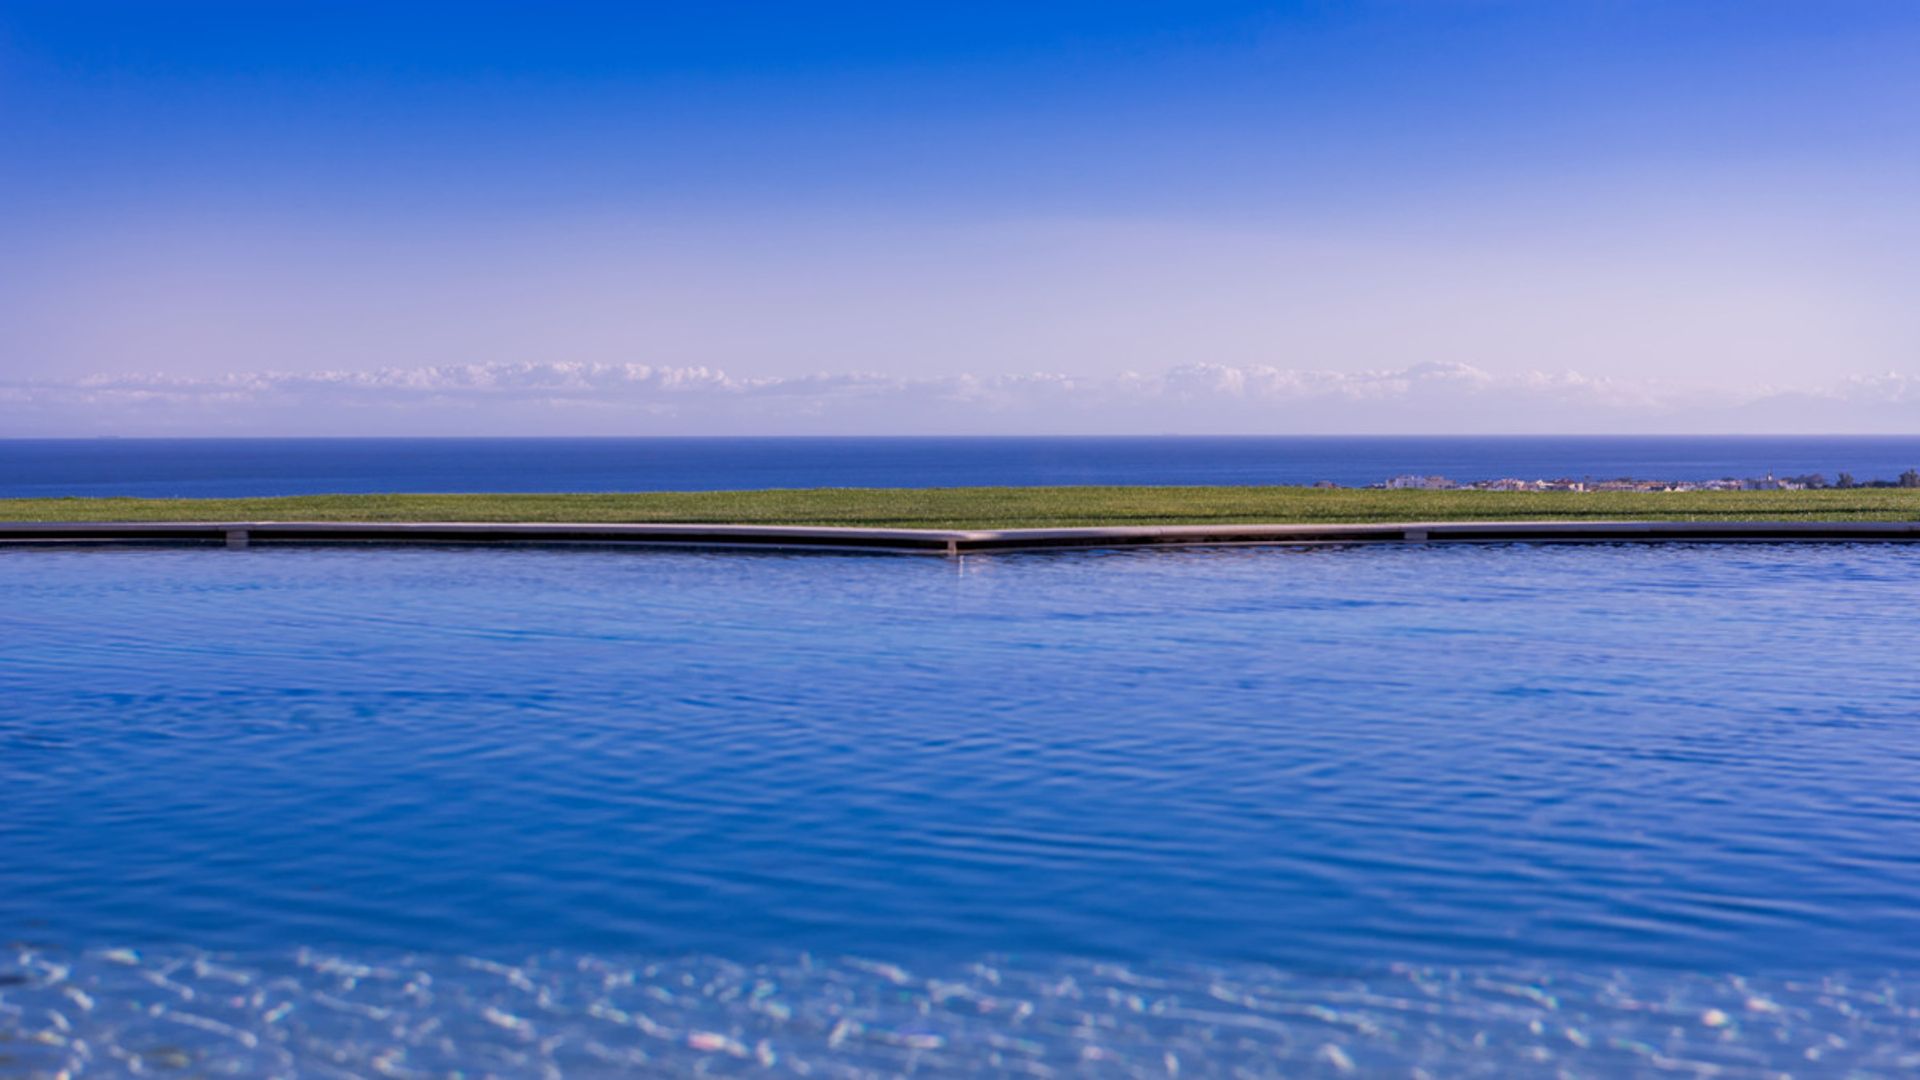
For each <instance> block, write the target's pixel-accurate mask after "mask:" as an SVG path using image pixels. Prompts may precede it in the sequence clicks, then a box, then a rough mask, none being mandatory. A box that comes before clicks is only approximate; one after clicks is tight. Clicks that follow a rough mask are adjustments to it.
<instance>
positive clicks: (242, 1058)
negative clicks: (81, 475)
mask: <svg viewBox="0 0 1920 1080" xmlns="http://www.w3.org/2000/svg"><path fill="white" fill-rule="evenodd" d="M1917 603H1920V550H1915V549H1912V548H1907V547H1895V546H1883V547H1871V546H1819V547H1785V546H1727V547H1670V548H1660V547H1588V548H1551V547H1539V548H1530V547H1437V548H1422V547H1393V548H1384V547H1383V548H1356V549H1315V550H1279V549H1253V550H1245V549H1243V550H1209V551H1188V552H1167V551H1162V552H1135V553H1120V554H1097V553H1084V554H1069V555H1048V556H998V557H970V558H967V559H965V560H960V561H947V560H939V559H923V558H913V557H885V556H872V557H865V556H846V557H837V556H813V557H783V556H771V555H708V554H678V553H671V554H670V553H657V552H656V553H644V554H636V553H610V552H603V551H517V552H509V551H492V550H435V549H367V550H337V549H256V550H250V551H246V552H209V551H173V550H87V549H75V550H16V551H9V552H0V805H3V806H4V813H0V850H4V851H5V853H6V854H5V858H4V860H0V930H3V936H4V938H5V940H6V941H8V942H10V943H11V944H9V945H8V946H7V948H6V950H5V951H0V1032H5V1031H8V1030H12V1031H14V1032H16V1033H27V1034H30V1035H31V1036H32V1038H21V1039H16V1040H14V1041H13V1042H11V1043H10V1042H9V1040H8V1039H6V1038H0V1072H4V1071H6V1068H7V1065H6V1063H7V1062H9V1061H11V1062H14V1063H15V1064H16V1065H17V1064H19V1063H21V1062H25V1063H26V1065H27V1066H28V1067H29V1068H31V1069H39V1070H41V1071H42V1072H44V1073H45V1074H46V1075H53V1073H54V1072H55V1071H56V1070H58V1069H59V1068H62V1067H67V1068H71V1067H72V1066H73V1064H74V1063H75V1061H77V1060H80V1059H79V1058H78V1057H76V1055H80V1054H81V1053H82V1051H81V1050H76V1049H75V1044H76V1042H78V1043H80V1044H81V1045H82V1046H83V1048H84V1054H85V1055H86V1057H85V1060H86V1061H87V1062H91V1063H92V1064H93V1065H94V1066H95V1067H96V1070H98V1069H105V1070H106V1071H107V1072H108V1073H110V1074H111V1073H113V1072H115V1071H117V1070H125V1071H132V1070H133V1069H134V1067H135V1066H139V1067H144V1068H153V1067H158V1066H160V1065H168V1064H170V1063H171V1064H177V1065H179V1067H182V1068H184V1067H187V1066H188V1065H193V1066H195V1067H198V1068H201V1069H203V1070H205V1071H209V1072H220V1071H222V1070H225V1071H228V1072H232V1073H236V1074H243V1075H245V1074H254V1073H258V1072H263V1071H271V1070H273V1069H284V1068H289V1067H294V1066H300V1067H309V1066H310V1067H313V1068H315V1069H318V1068H319V1064H326V1065H327V1067H330V1068H337V1069H345V1070H346V1071H349V1072H356V1071H358V1072H362V1073H371V1072H379V1071H381V1068H380V1067H379V1066H377V1065H376V1062H385V1063H386V1064H387V1065H389V1066H393V1067H394V1068H396V1069H399V1070H400V1071H399V1072H396V1073H395V1074H396V1075H401V1074H405V1068H401V1066H405V1067H406V1068H414V1069H418V1070H424V1073H423V1074H429V1075H438V1074H441V1073H444V1072H445V1071H447V1070H450V1069H455V1068H465V1069H469V1070H484V1069H486V1068H493V1069H495V1070H496V1071H501V1072H503V1073H504V1074H509V1075H511V1074H519V1073H525V1074H536V1073H538V1072H539V1071H540V1070H541V1069H545V1068H548V1067H550V1066H551V1067H556V1068H560V1069H562V1070H563V1071H566V1072H568V1073H570V1074H574V1073H578V1074H588V1075H591V1074H596V1073H597V1072H605V1073H606V1074H607V1075H618V1074H620V1073H621V1072H623V1071H626V1070H631V1069H637V1068H641V1067H642V1066H644V1067H646V1068H648V1069H653V1070H658V1071H663V1072H673V1071H686V1070H692V1069H695V1068H701V1069H710V1070H711V1069H721V1070H723V1071H724V1070H726V1069H734V1070H736V1071H749V1070H755V1069H764V1068H766V1067H768V1065H769V1061H768V1060H767V1059H768V1058H769V1057H771V1058H772V1062H771V1064H773V1065H774V1066H776V1067H793V1068H796V1069H799V1068H803V1067H804V1068H826V1067H828V1066H833V1067H836V1068H838V1067H844V1068H846V1069H861V1068H865V1069H875V1070H880V1071H883V1072H884V1071H893V1070H899V1069H905V1068H909V1067H912V1068H917V1069H920V1070H922V1071H928V1072H941V1071H951V1072H957V1073H958V1072H969V1071H977V1070H983V1069H985V1070H993V1071H1001V1070H1004V1071H1018V1070H1021V1069H1026V1070H1027V1071H1036V1070H1039V1069H1041V1068H1043V1067H1044V1068H1054V1069H1062V1068H1064V1069H1069V1070H1071V1069H1091V1070H1093V1071H1096V1072H1107V1071H1111V1072H1113V1073H1114V1074H1116V1075H1125V1074H1133V1075H1145V1074H1152V1075H1167V1074H1168V1071H1169V1069H1178V1070H1180V1071H1182V1073H1183V1074H1184V1075H1193V1074H1196V1073H1198V1074H1203V1075H1204V1074H1207V1073H1210V1072H1223V1071H1225V1070H1226V1069H1227V1068H1229V1067H1234V1066H1244V1067H1247V1068H1251V1069H1253V1070H1254V1071H1256V1072H1259V1071H1263V1070H1264V1071H1279V1072H1284V1073H1287V1074H1289V1075H1301V1074H1313V1073H1315V1072H1324V1073H1327V1074H1329V1075H1334V1074H1340V1073H1343V1072H1348V1071H1360V1072H1375V1071H1379V1072H1382V1073H1388V1072H1390V1073H1391V1074H1394V1075H1411V1073H1410V1071H1409V1070H1411V1069H1413V1068H1416V1067H1418V1068H1426V1069H1428V1070H1430V1071H1432V1072H1433V1073H1434V1074H1435V1075H1457V1074H1466V1073H1479V1074H1484V1075H1506V1076H1511V1075H1533V1074H1537V1075H1543V1076H1547V1075H1553V1074H1554V1070H1555V1069H1558V1068H1561V1067H1569V1068H1574V1069H1575V1070H1576V1071H1579V1072H1581V1073H1582V1074H1583V1075H1591V1074H1599V1075H1610V1074H1628V1073H1634V1072H1638V1071H1642V1070H1644V1071H1647V1072H1652V1071H1656V1070H1658V1069H1670V1066H1671V1065H1672V1063H1674V1062H1679V1063H1682V1064H1686V1063H1693V1064H1694V1065H1700V1066H1702V1067H1704V1066H1707V1065H1713V1066H1715V1067H1718V1068H1721V1069H1723V1070H1732V1072H1731V1074H1732V1075H1743V1073H1742V1072H1741V1071H1740V1070H1742V1069H1748V1070H1752V1072H1751V1073H1750V1074H1751V1075H1762V1074H1765V1071H1766V1070H1768V1069H1773V1070H1780V1069H1785V1068H1791V1071H1793V1072H1795V1074H1796V1075H1800V1074H1808V1073H1809V1072H1811V1074H1814V1075H1821V1074H1826V1073H1829V1072H1830V1073H1832V1074H1834V1075H1845V1074H1847V1071H1848V1070H1853V1072H1854V1073H1855V1074H1859V1075H1879V1074H1885V1075H1898V1074H1899V1073H1901V1072H1902V1071H1906V1070H1908V1069H1910V1068H1911V1067H1915V1066H1920V1059H1909V1058H1907V1057H1905V1056H1903V1055H1905V1054H1907V1053H1908V1051H1907V1050H1906V1049H1905V1048H1906V1047H1908V1046H1911V1045H1920V1043H1916V1040H1917V1039H1920V1018H1917V1016H1916V1013H1915V1012H1914V1010H1913V1007H1912V1006H1911V1005H1910V1004H1905V1003H1908V1002H1911V1001H1913V1000H1914V996H1915V994H1916V993H1920V977H1916V976H1915V974H1914V973H1920V825H1916V822H1920V739H1916V737H1915V735H1916V731H1915V725H1916V723H1920V679H1916V678H1915V675H1914V670H1913V663H1912V658H1913V657H1914V656H1915V655H1916V653H1917V652H1920V624H1916V623H1915V621H1914V619H1913V612H1914V611H1915V610H1916V604H1917ZM55 1016H58V1017H59V1019H58V1020H55V1019H54V1017H55ZM456 1033H457V1035H456ZM1835 1040H1838V1042H1837V1043H1836V1041H1835ZM995 1055H998V1056H997V1057H996V1056H995ZM1662 1062H1666V1063H1667V1064H1665V1065H1663V1064H1661V1063H1662ZM317 1063H318V1064H317ZM1028 1066H1032V1068H1031V1069H1028ZM436 1070H437V1071H436ZM1670 1071H1675V1070H1672V1069H1670ZM1677 1071H1681V1072H1683V1073H1684V1072H1686V1071H1687V1070H1686V1069H1677ZM1724 1074H1726V1073H1723V1075H1724Z"/></svg>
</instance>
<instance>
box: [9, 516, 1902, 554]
mask: <svg viewBox="0 0 1920 1080" xmlns="http://www.w3.org/2000/svg"><path fill="white" fill-rule="evenodd" d="M1914 540H1920V522H1910V521H1859V522H1846V521H1507V522H1497V521H1496V522H1476V521H1450V522H1394V523H1366V524H1310V525H1300V524H1294V525H1281V524H1274V525H1163V526H1106V527H1079V528H1046V529H981V530H951V529H883V528H850V527H844V526H781V525H717V524H688V525H680V524H671V525H669V524H658V525H639V524H631V525H621V524H567V523H551V524H549V523H542V524H519V523H515V524H505V523H491V522H300V521H244V522H0V545H17V544H92V545H99V544H110V545H117V544H189V545H191V544H224V546H225V547H226V548H228V549H229V550H236V551H239V550H246V549H248V548H250V547H253V546H256V545H259V544H262V543H266V544H343V543H356V544H382V545H385V544H435V545H450V544H451V545H489V546H493V545H524V546H562V545H564V546H580V545H590V546H617V547H630V546H638V547H670V548H699V549H709V550H767V551H782V552H796V551H816V552H839V553H847V552H887V553H901V554H925V555H943V556H946V557H948V558H956V557H959V556H962V555H983V554H994V553H1010V552H1040V551H1066V550H1088V549H1100V548H1107V549H1112V548H1128V547H1169V546H1188V547H1193V546H1246V545H1263V546H1273V545H1326V544H1372V543H1415V544H1433V543H1482V544H1484V543H1583V544H1613V543H1642V544H1644V543H1738V542H1762V543H1796V542H1797V543H1858V542H1888V541H1914Z"/></svg>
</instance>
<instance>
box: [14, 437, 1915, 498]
mask: <svg viewBox="0 0 1920 1080" xmlns="http://www.w3.org/2000/svg"><path fill="white" fill-rule="evenodd" d="M1916 465H1920V436H1900V437H1886V436H1871V437H1824V436H1823V437H1774V436H1766V437H1761V436H1752V437H1747V436H1738V437H1723V436H1711V437H1708V436H1702V437H1685V438H1678V437H1624V436H1622V437H1585V436H1583V437H1561V436H1537V437H1501V438H1464V437H1445V438H1442V437H1393V438H1388V437H1374V436H1365V437H1359V436H1356V437H1350V438H1331V437H1219V438H1202V437H1185V436H1180V437H1175V436H1165V437H1137V438H1131V437H1130V438H710V439H698V438H638V439H15V440H0V498H4V497H15V496H61V495H144V496H161V497H168V496H178V497H187V496H251V495H303V494H319V493H327V492H344V493H354V492H464V491H705V490H729V489H733V490H740V489H752V488H811V487H967V486H982V485H989V486H998V485H1008V486H1035V485H1051V484H1312V483H1316V482H1319V481H1322V480H1328V481H1332V482H1334V483H1337V484H1340V485H1343V486H1364V485H1367V484H1377V483H1380V482H1382V481H1384V480H1387V479H1388V478H1390V477H1393V476H1396V475H1400V474H1403V473H1419V474H1421V475H1430V474H1439V475H1443V476H1446V477H1448V478H1450V479H1453V480H1456V481H1462V482H1465V481H1472V480H1491V479H1498V478H1501V477H1518V478H1521V479H1557V478H1562V477H1570V478H1574V479H1582V478H1592V479H1615V478H1620V477H1633V478H1639V479H1657V480H1714V479H1720V478H1723V477H1757V476H1764V475H1766V474H1768V473H1773V474H1774V475H1778V476H1790V475H1804V474H1808V473H1820V474H1824V475H1825V476H1827V477H1828V478H1829V479H1832V478H1833V477H1834V476H1836V475H1837V474H1838V473H1840V472H1843V471H1844V472H1851V473H1852V474H1853V475H1854V476H1855V477H1856V478H1858V479H1860V480H1862V481H1865V480H1869V479H1876V478H1878V479H1888V480H1891V479H1893V478H1894V477H1896V476H1898V475H1899V474H1900V473H1901V472H1902V471H1904V470H1906V469H1910V468H1913V467H1915V466H1916Z"/></svg>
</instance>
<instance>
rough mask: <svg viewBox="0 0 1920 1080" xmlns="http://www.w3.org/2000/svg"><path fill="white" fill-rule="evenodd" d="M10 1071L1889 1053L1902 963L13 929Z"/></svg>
mask: <svg viewBox="0 0 1920 1080" xmlns="http://www.w3.org/2000/svg"><path fill="white" fill-rule="evenodd" d="M0 982H3V983H4V984H5V985H4V987H0V1031H4V1032H8V1033H10V1034H7V1035H0V1069H4V1070H5V1071H9V1072H13V1071H16V1070H21V1069H23V1068H24V1070H25V1071H26V1073H27V1074H28V1075H34V1076H48V1077H52V1076H60V1075H66V1076H80V1075H97V1074H107V1075H120V1074H154V1075H172V1074H179V1075H215V1076H285V1075H318V1076H348V1075H352V1076H369V1075H373V1076H393V1077H415V1076H418V1077H426V1076H447V1075H455V1074H459V1075H509V1076H561V1075H565V1076H623V1075H634V1074H636V1073H639V1072H645V1073H648V1074H653V1075H736V1074H749V1073H762V1072H766V1071H775V1072H781V1073H787V1074H792V1075H802V1076H806V1075H812V1076H836V1077H838V1076H847V1077H851V1076H869V1075H893V1074H899V1073H904V1072H911V1073H914V1074H918V1075H977V1074H981V1073H988V1072H991V1073H998V1074H1005V1075H1028V1076H1052V1075H1060V1074H1066V1073H1076V1074H1077V1073H1086V1072H1093V1073H1097V1074H1101V1075H1125V1076H1181V1075H1206V1076H1212V1075H1259V1076H1268V1075H1286V1076H1301V1075H1329V1076H1335V1075H1346V1074H1353V1075H1366V1076H1409V1077H1421V1076H1503V1077H1526V1076H1543V1077H1547V1076H1551V1077H1562V1076H1618V1075H1649V1074H1656V1073H1657V1074H1661V1075H1682V1076H1686V1075H1693V1076H1778V1075H1785V1074H1795V1075H1807V1074H1815V1075H1844V1076H1895V1075H1910V1074H1911V1072H1912V1070H1914V1069H1916V1068H1920V1009H1917V1008H1916V1007H1915V1004H1914V1003H1920V981H1917V980H1913V979H1908V978H1889V977H1840V976H1827V977H1814V976H1809V977H1799V978H1790V977H1773V978H1764V979H1752V978H1729V977H1711V976H1705V975H1696V974H1677V973H1672V972H1663V971H1650V970H1640V971H1614V972H1608V973H1590V972H1584V971H1570V970H1558V969H1552V968H1531V969H1529V968H1485V969H1472V968H1431V967H1398V966H1396V967H1390V968H1385V969H1381V970H1379V971H1377V972H1374V973H1371V974H1368V975H1365V976H1352V975H1345V976H1331V975H1311V974H1301V973H1289V972H1285V971H1281V970H1277V969H1271V968H1264V967H1258V966H1232V967H1179V966H1175V967H1156V966H1152V965H1118V964H1110V963H1099V962H1093V961H1061V960H1057V959H1055V960H1048V961H1046V962H1044V963H1032V964H1029V963H1022V962H1021V961H1019V960H1017V959H1014V958H1008V957H998V958H989V959H983V960H980V961H978V962H974V963H969V964H964V965H957V966H953V967H951V968H947V969H943V970H940V971H924V970H921V971H913V970H907V969H905V968H901V967H898V966H895V965H892V964H888V963H884V962H876V961H870V960H861V959H855V958H836V959H819V958H812V957H807V956H798V957H794V958H792V959H791V960H788V961H785V962H781V963H776V964H761V965H751V966H749V965H740V964H735V963H730V962H728V961H726V960H723V959H718V958H712V957H696V958H686V959H676V960H664V961H655V962H646V961H636V960H630V959H620V958H615V957H607V956H597V955H591V954H580V953H546V954H541V955H538V956H534V957H531V958H528V959H526V960H524V961H522V962H519V963H511V964H509V963H501V962H499V961H496V960H488V959H480V958H471V957H467V958H460V957H424V956H408V955H394V956H364V955H344V954H337V953H321V952H315V951H310V950H299V951H295V952H292V953H286V954H274V955H270V956H236V955H231V954H217V953H205V952H198V951H193V950H188V949H179V948H175V949H167V950H160V951H143V950H135V949H107V950H95V951H89V952H85V953H81V954H66V953H62V952H58V951H45V952H42V951H34V950H23V951H16V952H14V953H13V954H12V955H11V956H10V957H9V958H8V959H7V960H6V961H5V962H4V966H0Z"/></svg>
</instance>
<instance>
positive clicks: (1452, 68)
mask: <svg viewBox="0 0 1920 1080" xmlns="http://www.w3.org/2000/svg"><path fill="white" fill-rule="evenodd" d="M1916 56H1920V5H1915V4H1912V3H1905V2H1902V3H1854V2H1848V0H1833V2H1821V3H1814V2H1804V3H1792V4H1785V3H1782V4H1775V3H1766V2H1759V0H1748V2H1729V3H1686V2H1677V0H1669V2H1662V3H1654V2H1649V3H1632V2H1619V3H1554V2H1547V0H1533V2H1515V3H1496V2H1469V0H1462V2H1445V0H1428V2H1417V3H1415V2H1409V3H1356V4H1332V3H1315V4H1268V5H1251V4H1228V3H1205V2H1187V3H1160V4H1135V3H1118V2H1106V3H1021V4H1004V5H997V4H980V3H969V4H954V5H933V4H898V3H895V4H765V5H753V4H739V5H727V4H711V5H704V4H671V5H668V4H660V5H648V4H604V5H602V4H572V5H567V4H554V5H536V4H524V3H522V4H494V3H476V2H468V3H458V4H431V3H415V4H398V3H383V4H358V3H325V4H317V3H316V4H304V3H281V2H276V3H220V4H215V3H196V2H192V0H180V2H170V3H125V4H117V3H90V2H86V0H63V2H47V3H42V2H37V0H0V237H4V238H5V241H4V246H3V247H0V435H4V434H59V433H67V432H71V433H74V434H93V433H104V432H119V433H128V434H133V433H145V432H170V431H185V430H195V431H205V432H206V433H215V434H217V433H224V432H233V433H242V432H245V433H253V432H261V431H288V432H300V433H347V432H352V431H361V430H378V431H382V432H406V431H420V432H468V433H475V434H481V433H491V432H526V433H563V432H591V433H608V434H613V433H646V432H650V431H662V432H668V431H671V432H699V431H711V432H714V433H731V432H741V431H767V432H789V431H848V432H861V431H909V432H911V431H922V430H937V431H1055V430H1057V431H1131V430H1151V431H1159V430H1200V431H1207V430H1230V431H1282V432H1284V431H1316V430H1338V431H1391V430H1419V431H1481V430H1486V431H1493V430H1502V431H1509V430H1600V431H1611V430H1618V431H1630V430H1726V429H1735V430H1798V429H1807V428H1811V429H1815V430H1829V431H1838V430H1913V429H1914V428H1915V426H1916V423H1915V422H1916V421H1920V305H1915V304H1914V303H1913V302H1912V298H1913V297H1914V296H1915V295H1920V203H1917V202H1916V195H1915V193H1916V192H1920V63H1916V62H1915V60H1914V58H1915V57H1916ZM1910 383H1912V384H1914V385H1913V386H1912V388H1911V389H1910V388H1909V384H1910ZM1909 396H1910V397H1911V398H1912V401H1911V403H1908V402H1907V399H1908V397H1909Z"/></svg>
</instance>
